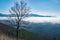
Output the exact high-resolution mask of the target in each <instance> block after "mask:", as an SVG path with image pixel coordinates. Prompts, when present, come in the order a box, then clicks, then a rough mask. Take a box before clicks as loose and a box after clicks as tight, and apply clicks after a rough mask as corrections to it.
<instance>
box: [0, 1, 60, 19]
mask: <svg viewBox="0 0 60 40" xmlns="http://www.w3.org/2000/svg"><path fill="white" fill-rule="evenodd" d="M16 1H17V2H19V1H20V0H0V13H5V14H9V9H10V8H11V7H12V6H13V5H14V2H16ZM25 1H26V3H27V5H28V6H29V7H30V8H31V13H35V14H39V15H48V16H54V17H55V18H56V19H57V17H58V20H59V17H60V0H25ZM48 19H49V18H48ZM52 20H53V19H52ZM54 20H55V19H54Z"/></svg>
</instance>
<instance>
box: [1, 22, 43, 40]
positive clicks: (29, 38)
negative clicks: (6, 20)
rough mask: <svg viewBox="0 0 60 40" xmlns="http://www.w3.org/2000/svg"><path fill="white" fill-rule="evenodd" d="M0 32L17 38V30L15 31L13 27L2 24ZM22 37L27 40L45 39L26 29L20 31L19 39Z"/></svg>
mask: <svg viewBox="0 0 60 40" xmlns="http://www.w3.org/2000/svg"><path fill="white" fill-rule="evenodd" d="M0 30H1V32H3V33H4V34H8V36H9V37H16V29H14V28H13V27H9V26H8V25H5V24H1V23H0ZM20 36H21V38H23V39H25V40H42V39H43V36H42V35H38V34H35V33H32V32H29V31H27V30H24V29H21V30H19V37H20Z"/></svg>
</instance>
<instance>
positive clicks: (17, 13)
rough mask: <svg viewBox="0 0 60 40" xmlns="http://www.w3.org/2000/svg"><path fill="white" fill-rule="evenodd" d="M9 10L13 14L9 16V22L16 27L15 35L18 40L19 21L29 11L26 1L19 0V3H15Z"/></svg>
mask: <svg viewBox="0 0 60 40" xmlns="http://www.w3.org/2000/svg"><path fill="white" fill-rule="evenodd" d="M9 12H10V13H11V14H12V15H13V14H14V15H13V16H14V17H13V16H9V17H8V18H9V20H10V23H11V26H15V27H16V33H17V34H16V36H17V40H18V32H19V28H20V27H21V21H22V19H23V18H25V17H26V15H27V14H28V13H29V12H30V8H29V7H27V3H25V1H23V0H21V1H20V4H19V3H18V2H16V3H15V5H14V6H13V7H11V9H10V10H9Z"/></svg>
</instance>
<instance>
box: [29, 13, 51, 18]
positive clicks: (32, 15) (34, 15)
mask: <svg viewBox="0 0 60 40" xmlns="http://www.w3.org/2000/svg"><path fill="white" fill-rule="evenodd" d="M28 16H29V17H52V16H44V15H38V14H33V13H31V14H28Z"/></svg>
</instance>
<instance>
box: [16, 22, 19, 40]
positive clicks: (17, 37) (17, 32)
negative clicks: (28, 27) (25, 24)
mask: <svg viewBox="0 0 60 40" xmlns="http://www.w3.org/2000/svg"><path fill="white" fill-rule="evenodd" d="M16 40H19V22H18V23H17V29H16Z"/></svg>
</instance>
